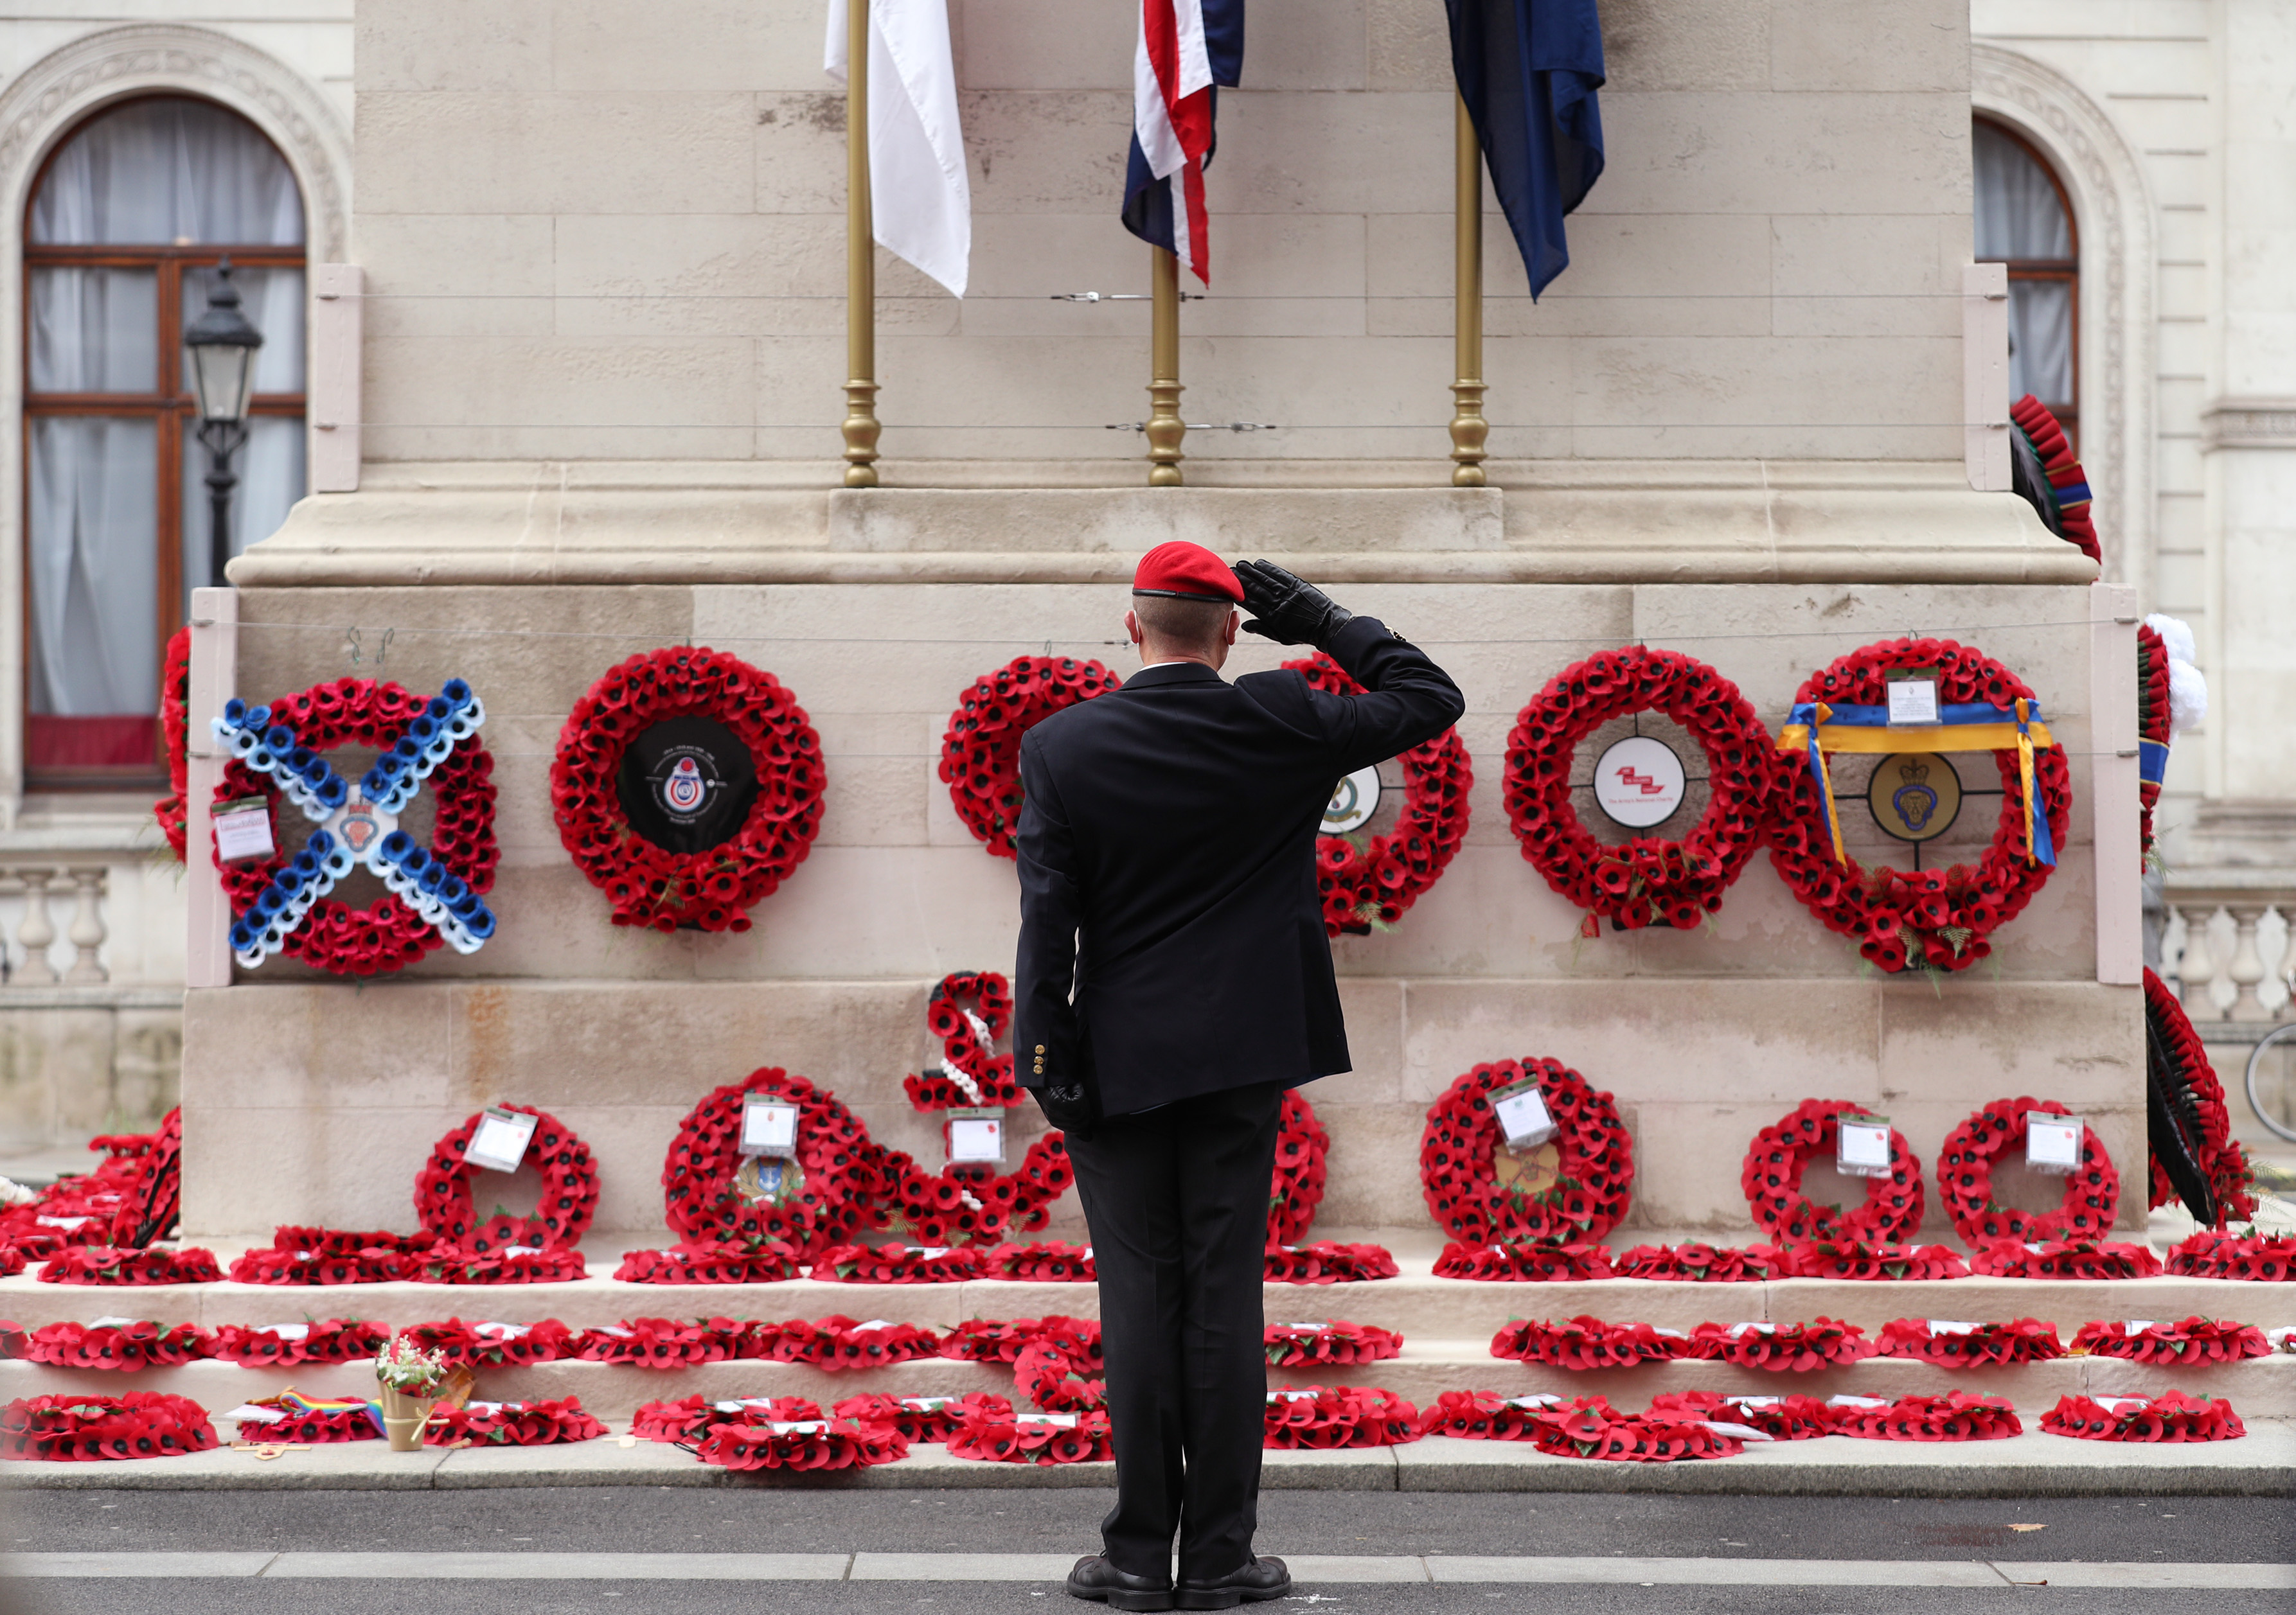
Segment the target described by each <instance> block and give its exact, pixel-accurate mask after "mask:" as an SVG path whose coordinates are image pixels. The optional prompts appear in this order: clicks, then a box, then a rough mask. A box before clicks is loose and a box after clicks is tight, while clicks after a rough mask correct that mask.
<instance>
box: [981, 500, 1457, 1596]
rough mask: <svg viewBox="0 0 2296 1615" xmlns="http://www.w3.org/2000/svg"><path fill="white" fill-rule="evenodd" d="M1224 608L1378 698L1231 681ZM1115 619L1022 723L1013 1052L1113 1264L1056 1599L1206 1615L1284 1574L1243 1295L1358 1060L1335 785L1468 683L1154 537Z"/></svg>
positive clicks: (1310, 596)
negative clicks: (1100, 1496) (1088, 664)
mask: <svg viewBox="0 0 2296 1615" xmlns="http://www.w3.org/2000/svg"><path fill="white" fill-rule="evenodd" d="M1238 603H1242V604H1244V605H1246V606H1248V607H1249V608H1250V609H1251V612H1252V614H1253V617H1254V620H1253V621H1252V622H1251V623H1250V624H1246V625H1245V626H1246V627H1247V628H1248V629H1249V631H1250V632H1254V633H1259V634H1262V635H1265V636H1266V637H1267V638H1269V639H1271V640H1275V642H1276V643H1278V644H1282V645H1300V644H1306V645H1312V646H1314V647H1316V648H1317V649H1320V650H1324V651H1326V652H1328V653H1329V654H1330V655H1331V657H1333V659H1334V660H1335V661H1337V662H1338V663H1339V664H1340V665H1341V666H1342V667H1344V668H1346V669H1347V670H1348V672H1349V673H1350V674H1351V675H1353V677H1354V678H1355V679H1356V681H1357V682H1358V683H1360V684H1361V685H1362V686H1363V687H1364V689H1365V691H1366V692H1367V693H1365V694H1362V695H1356V696H1334V695H1326V694H1324V693H1321V692H1319V691H1317V690H1316V689H1311V688H1310V687H1309V685H1308V681H1307V680H1306V679H1305V678H1303V677H1302V676H1301V675H1300V673H1296V672H1279V673H1251V674H1247V675H1246V676H1245V677H1243V678H1241V679H1238V680H1237V681H1235V682H1234V683H1233V684H1230V683H1228V682H1226V681H1225V680H1223V679H1222V678H1221V677H1220V676H1219V669H1220V666H1221V665H1222V664H1223V663H1224V662H1225V661H1226V658H1227V653H1228V649H1229V648H1230V647H1231V646H1233V645H1234V642H1235V634H1236V627H1237V615H1236V612H1235V609H1234V608H1235V606H1236V605H1237V604H1238ZM1124 622H1125V628H1126V631H1127V632H1128V633H1129V634H1130V635H1131V637H1132V640H1133V642H1134V643H1135V644H1136V645H1137V646H1138V647H1139V648H1140V656H1141V660H1142V662H1143V663H1144V666H1143V668H1142V669H1141V671H1140V672H1139V673H1136V674H1134V675H1133V676H1132V677H1131V678H1130V679H1129V680H1128V681H1126V682H1125V685H1124V687H1123V688H1122V689H1119V690H1113V691H1111V692H1110V693H1109V694H1107V695H1104V696H1102V697H1099V698H1098V699H1096V700H1093V701H1087V702H1083V703H1080V704H1078V705H1077V706H1071V707H1069V708H1067V709H1066V710H1065V711H1062V712H1059V713H1055V714H1053V715H1052V716H1051V717H1049V718H1047V719H1046V720H1045V721H1044V722H1041V723H1039V724H1037V726H1036V727H1035V728H1034V729H1032V730H1029V733H1028V734H1027V736H1026V737H1025V738H1023V739H1022V741H1021V786H1022V788H1023V789H1024V791H1025V792H1026V793H1027V802H1026V805H1025V806H1024V807H1023V808H1022V810H1021V828H1020V836H1019V850H1020V865H1021V947H1020V964H1019V970H1018V972H1017V980H1016V988H1015V991H1016V998H1017V1013H1016V1024H1015V1038H1016V1041H1015V1044H1014V1047H1015V1048H1018V1049H1019V1050H1021V1056H1020V1057H1019V1059H1018V1060H1017V1061H1016V1062H1015V1063H1016V1064H1017V1065H1018V1066H1019V1067H1020V1072H1021V1081H1022V1083H1024V1084H1025V1085H1026V1086H1028V1087H1029V1089H1031V1090H1032V1091H1033V1092H1034V1093H1035V1095H1036V1097H1037V1101H1038V1103H1039V1104H1040V1105H1042V1106H1043V1107H1044V1110H1045V1113H1046V1115H1047V1116H1048V1117H1049V1118H1050V1119H1051V1120H1052V1121H1053V1122H1054V1123H1055V1124H1056V1125H1059V1126H1062V1127H1063V1128H1066V1129H1067V1130H1068V1149H1069V1155H1070V1159H1071V1160H1073V1161H1074V1162H1075V1163H1076V1174H1077V1188H1078V1193H1079V1194H1080V1195H1082V1197H1083V1200H1084V1209H1085V1216H1086V1219H1087V1221H1088V1222H1089V1223H1090V1225H1091V1228H1092V1237H1093V1250H1094V1255H1095V1261H1096V1263H1097V1265H1098V1268H1099V1273H1100V1309H1101V1327H1102V1332H1103V1334H1102V1340H1103V1347H1104V1350H1105V1351H1106V1355H1107V1381H1108V1399H1109V1417H1110V1421H1111V1424H1112V1426H1113V1430H1114V1439H1115V1448H1116V1480H1117V1498H1116V1506H1115V1508H1114V1509H1112V1510H1111V1512H1110V1513H1109V1515H1108V1517H1107V1518H1106V1519H1105V1520H1103V1521H1102V1522H1101V1535H1102V1538H1103V1543H1104V1546H1105V1550H1106V1551H1105V1553H1104V1554H1101V1555H1096V1556H1095V1557H1092V1558H1088V1559H1084V1560H1080V1561H1078V1564H1077V1567H1076V1569H1075V1570H1073V1571H1071V1572H1070V1576H1069V1580H1068V1590H1069V1591H1070V1593H1072V1594H1074V1595H1076V1596H1078V1597H1079V1598H1089V1599H1096V1600H1102V1601H1104V1602H1106V1603H1108V1604H1109V1605H1110V1606H1111V1607H1112V1608H1115V1609H1121V1610H1165V1609H1171V1608H1174V1607H1177V1608H1180V1609H1184V1610H1221V1609H1228V1608H1231V1607H1233V1606H1234V1605H1235V1604H1236V1603H1242V1602H1258V1601H1259V1600H1262V1599H1269V1598H1277V1597H1281V1596H1282V1595H1283V1594H1284V1593H1286V1592H1288V1591H1289V1590H1290V1588H1291V1585H1292V1583H1291V1576H1290V1574H1289V1572H1287V1571H1286V1570H1285V1569H1284V1567H1283V1561H1282V1560H1280V1559H1263V1558H1256V1557H1255V1556H1254V1555H1253V1553H1252V1533H1253V1529H1254V1528H1255V1526H1256V1523H1257V1518H1258V1513H1259V1454H1260V1431H1261V1427H1262V1411H1263V1407H1264V1404H1265V1400H1266V1396H1267V1359H1266V1357H1265V1355H1264V1353H1263V1351H1262V1349H1261V1344H1260V1341H1261V1334H1262V1331H1263V1329H1264V1327H1265V1325H1264V1323H1263V1321H1262V1318H1261V1313H1260V1294H1261V1289H1260V1287H1261V1282H1262V1272H1263V1252H1264V1251H1265V1249H1266V1246H1267V1201H1268V1194H1269V1187H1270V1178H1271V1175H1272V1172H1273V1169H1274V1164H1275V1142H1276V1123H1277V1117H1278V1114H1279V1112H1280V1110H1281V1108H1282V1105H1283V1093H1284V1090H1285V1089H1290V1088H1295V1087H1298V1086H1299V1085H1300V1084H1301V1083H1303V1082H1308V1081H1314V1080H1315V1079H1316V1078H1317V1077H1321V1076H1328V1075H1330V1074H1332V1073H1334V1072H1342V1071H1346V1070H1347V1069H1348V1068H1349V1060H1348V1044H1347V1029H1346V1027H1345V1026H1344V1024H1342V1023H1341V1015H1340V996H1339V988H1338V984H1337V983H1335V982H1334V981H1333V975H1332V951H1331V944H1330V942H1329V941H1328V940H1327V938H1326V937H1325V935H1324V913H1323V904H1322V901H1321V899H1320V896H1319V894H1318V892H1317V887H1316V832H1317V829H1318V828H1319V827H1320V825H1321V823H1322V820H1323V814H1324V807H1325V805H1326V804H1327V803H1329V802H1330V800H1331V797H1332V792H1333V788H1334V787H1336V786H1337V784H1338V782H1339V781H1340V780H1341V779H1345V778H1346V777H1347V776H1348V775H1349V774H1350V773H1352V772H1354V771H1356V770H1357V769H1360V768H1364V767H1365V766H1367V765H1369V764H1372V763H1378V762H1381V761H1382V760H1383V759H1386V758H1389V757H1392V756H1394V755H1396V754H1398V753H1399V752H1403V751H1406V750H1408V749H1409V748H1410V747H1412V746H1416V745H1418V744H1419V743H1420V742H1422V741H1423V740H1426V739H1429V738H1431V737H1433V736H1435V735H1438V734H1440V733H1441V732H1442V731H1443V730H1446V729H1447V728H1449V727H1450V726H1451V725H1452V724H1453V723H1455V722H1457V720H1458V717H1459V714H1460V713H1461V711H1462V710H1463V709H1464V702H1463V701H1462V699H1461V697H1460V695H1459V691H1458V688H1457V686H1456V685H1455V684H1453V683H1452V682H1451V681H1450V680H1449V679H1448V678H1447V677H1446V676H1445V675H1444V673H1443V671H1442V669H1440V668H1439V667H1437V666H1436V665H1435V664H1434V663H1433V662H1431V661H1430V660H1429V659H1428V658H1427V657H1426V656H1424V655H1423V654H1422V653H1421V652H1420V651H1419V650H1418V649H1416V648H1414V647H1413V646H1411V645H1410V644H1408V643H1406V641H1405V640H1403V639H1402V638H1401V637H1400V636H1399V635H1398V634H1395V633H1393V632H1390V631H1389V630H1388V629H1387V628H1386V627H1385V626H1383V625H1382V624H1380V623H1379V622H1378V621H1377V620H1375V619H1374V618H1371V617H1366V616H1351V615H1350V614H1349V612H1347V611H1346V610H1344V609H1342V608H1341V607H1339V606H1337V605H1335V604H1333V601H1332V600H1330V599H1329V598H1328V597H1327V596H1325V595H1324V594H1323V593H1322V592H1321V591H1318V590H1316V589H1315V588H1313V587H1311V586H1310V585H1308V583H1303V582H1301V581H1300V579H1299V578H1297V577H1295V576H1293V575H1292V574H1291V573H1289V572H1286V571H1284V570H1283V568H1281V567H1274V566H1271V565H1269V564H1268V563H1267V562H1266V561H1259V562H1250V561H1247V562H1242V563H1240V564H1238V565H1237V566H1236V567H1234V570H1233V571H1231V570H1230V569H1229V568H1228V567H1226V566H1225V565H1223V564H1222V563H1221V562H1220V560H1219V559H1218V557H1217V556H1215V555H1213V554H1212V553H1211V551H1208V550H1205V549H1202V548H1201V547H1200V546H1198V545H1195V544H1189V543H1178V542H1175V543H1168V544H1162V545H1160V546H1158V547H1157V548H1156V549H1154V550H1152V551H1149V553H1148V555H1147V556H1146V557H1145V558H1144V559H1143V560H1142V561H1141V563H1140V567H1139V569H1138V571H1137V572H1136V574H1135V575H1134V580H1133V605H1132V609H1131V610H1130V611H1128V612H1127V613H1126V614H1125V618H1124ZM1176 1533H1177V1538H1178V1546H1179V1580H1178V1583H1177V1586H1175V1585H1174V1582H1173V1580H1172V1576H1171V1566H1172V1549H1173V1541H1174V1537H1175V1534H1176Z"/></svg>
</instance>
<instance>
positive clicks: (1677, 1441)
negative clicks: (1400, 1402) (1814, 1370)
mask: <svg viewBox="0 0 2296 1615" xmlns="http://www.w3.org/2000/svg"><path fill="white" fill-rule="evenodd" d="M1695 1394H1696V1393H1684V1394H1678V1395H1677V1396H1673V1397H1660V1398H1657V1399H1654V1400H1653V1401H1652V1403H1651V1408H1650V1411H1649V1412H1648V1413H1644V1414H1625V1413H1620V1411H1619V1410H1618V1409H1617V1408H1615V1407H1611V1403H1610V1399H1608V1398H1607V1397H1599V1396H1593V1397H1579V1398H1577V1399H1574V1400H1572V1401H1570V1402H1567V1403H1566V1402H1564V1401H1563V1399H1562V1398H1561V1397H1557V1396H1523V1397H1502V1396H1500V1395H1499V1394H1498V1393H1497V1391H1445V1392H1443V1394H1442V1395H1441V1396H1440V1397H1439V1398H1438V1399H1437V1400H1436V1402H1435V1404H1434V1405H1433V1406H1432V1407H1429V1408H1428V1409H1426V1411H1424V1412H1423V1413H1422V1414H1421V1415H1419V1431H1420V1433H1421V1434H1422V1435H1431V1436H1434V1435H1441V1436H1462V1437H1464V1438H1466V1439H1467V1440H1473V1441H1528V1442H1529V1443H1531V1444H1532V1445H1533V1446H1534V1447H1535V1448H1538V1450H1539V1451H1540V1452H1545V1453H1552V1454H1554V1456H1557V1457H1563V1458H1602V1459H1609V1460H1611V1461H1612V1462H1620V1463H1632V1464H1670V1463H1673V1462H1675V1461H1676V1460H1677V1459H1682V1458H1728V1457H1734V1456H1737V1455H1738V1454H1739V1453H1742V1452H1743V1451H1744V1450H1745V1443H1744V1441H1743V1440H1742V1439H1741V1438H1740V1437H1739V1436H1738V1435H1737V1434H1735V1433H1733V1432H1732V1431H1729V1430H1726V1429H1724V1428H1722V1427H1721V1422H1719V1421H1717V1420H1716V1419H1715V1418H1714V1417H1713V1416H1712V1415H1713V1413H1714V1412H1715V1411H1721V1412H1724V1413H1727V1414H1729V1415H1731V1417H1732V1419H1733V1420H1734V1416H1735V1414H1734V1408H1733V1407H1731V1406H1730V1405H1728V1404H1726V1403H1724V1402H1723V1400H1722V1399H1720V1398H1718V1397H1716V1398H1711V1399H1704V1400H1702V1401H1698V1402H1693V1401H1691V1400H1690V1398H1691V1397H1692V1396H1694V1395H1695ZM1800 1400H1806V1399H1800Z"/></svg>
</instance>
